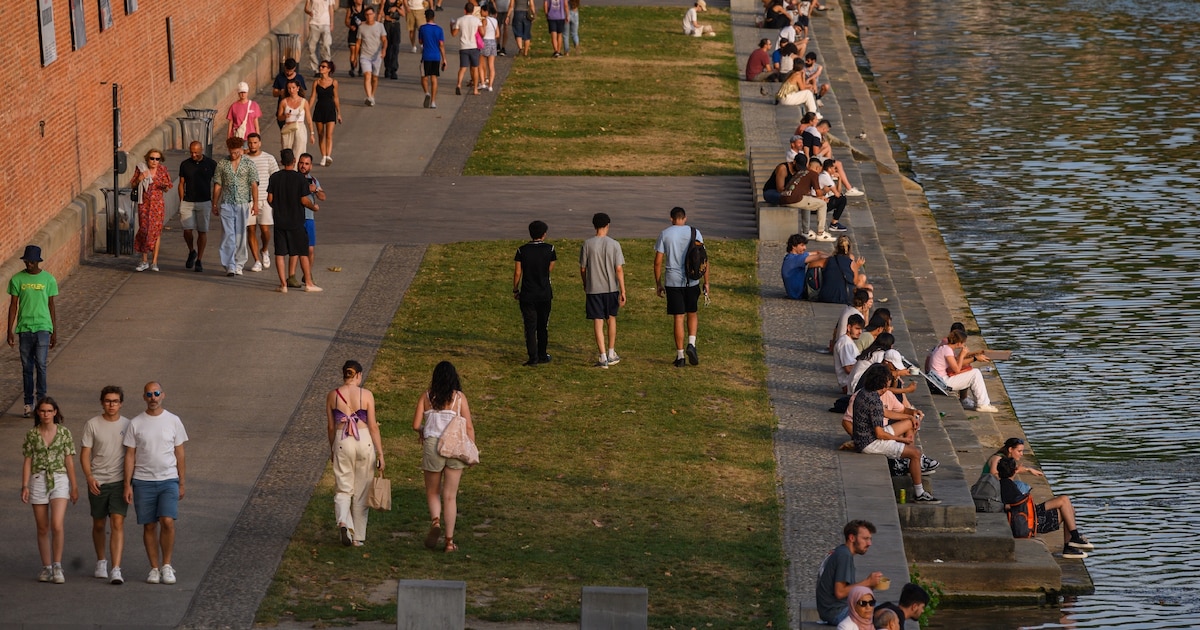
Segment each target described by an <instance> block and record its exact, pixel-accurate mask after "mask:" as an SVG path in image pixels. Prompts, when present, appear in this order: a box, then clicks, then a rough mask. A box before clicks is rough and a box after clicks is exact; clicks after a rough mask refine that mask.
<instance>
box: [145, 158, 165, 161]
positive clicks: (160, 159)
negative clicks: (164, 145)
mask: <svg viewBox="0 0 1200 630" xmlns="http://www.w3.org/2000/svg"><path fill="white" fill-rule="evenodd" d="M146 161H147V162H161V161H162V158H160V157H151V158H146Z"/></svg>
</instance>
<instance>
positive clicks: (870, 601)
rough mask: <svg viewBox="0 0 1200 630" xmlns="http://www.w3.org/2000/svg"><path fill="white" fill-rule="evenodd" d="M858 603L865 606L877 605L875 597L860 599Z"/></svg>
mask: <svg viewBox="0 0 1200 630" xmlns="http://www.w3.org/2000/svg"><path fill="white" fill-rule="evenodd" d="M858 605H859V606H863V607H871V606H874V605H875V600H873V599H863V600H859V602H858Z"/></svg>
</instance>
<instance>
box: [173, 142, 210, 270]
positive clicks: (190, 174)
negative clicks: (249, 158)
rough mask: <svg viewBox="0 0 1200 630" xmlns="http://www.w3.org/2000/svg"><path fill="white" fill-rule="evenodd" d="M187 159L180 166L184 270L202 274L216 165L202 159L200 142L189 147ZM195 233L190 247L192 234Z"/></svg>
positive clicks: (202, 147)
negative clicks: (185, 260)
mask: <svg viewBox="0 0 1200 630" xmlns="http://www.w3.org/2000/svg"><path fill="white" fill-rule="evenodd" d="M188 153H190V156H189V157H188V159H186V160H184V161H183V163H181V164H180V165H179V221H180V223H182V224H183V241H184V242H185V243H187V248H188V256H187V262H186V263H184V265H183V266H184V267H185V268H187V269H193V268H194V269H195V271H197V272H203V271H204V262H203V261H202V260H201V259H202V258H204V247H205V246H206V245H208V217H209V215H211V214H212V180H213V174H215V173H216V172H217V163H216V161H214V160H213V159H212V158H210V157H208V156H207V155H204V146H203V145H201V144H200V143H199V142H192V143H191V144H190V145H188ZM193 230H195V232H196V240H195V243H194V244H193V241H192V231H193Z"/></svg>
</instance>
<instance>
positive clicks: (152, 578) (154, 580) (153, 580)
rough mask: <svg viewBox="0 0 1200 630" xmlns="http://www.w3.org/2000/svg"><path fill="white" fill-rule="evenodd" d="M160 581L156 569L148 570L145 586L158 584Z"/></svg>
mask: <svg viewBox="0 0 1200 630" xmlns="http://www.w3.org/2000/svg"><path fill="white" fill-rule="evenodd" d="M160 581H161V580H160V579H159V577H158V569H150V575H147V576H146V583H147V584H158V583H159V582H160Z"/></svg>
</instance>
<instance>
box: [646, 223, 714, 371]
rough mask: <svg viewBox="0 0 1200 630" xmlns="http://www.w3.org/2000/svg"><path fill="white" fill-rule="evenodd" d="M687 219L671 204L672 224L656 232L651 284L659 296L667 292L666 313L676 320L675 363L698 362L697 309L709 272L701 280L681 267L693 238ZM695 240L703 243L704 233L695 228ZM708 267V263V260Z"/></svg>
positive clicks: (681, 364) (706, 288)
mask: <svg viewBox="0 0 1200 630" xmlns="http://www.w3.org/2000/svg"><path fill="white" fill-rule="evenodd" d="M685 223H687V211H686V210H684V209H683V208H680V207H675V208H671V227H669V228H667V229H665V230H663V231H662V234H659V235H658V241H657V242H656V243H654V287H655V291H656V292H657V293H658V297H663V295H664V294H665V295H666V296H667V314H668V315H671V316H672V317H673V318H674V320H675V363H674V365H675V367H677V368H681V367H683V366H684V365H685V361H684V355H685V354H686V355H687V361H686V362H687V363H691V364H692V365H698V364H699V363H700V355H699V353H697V352H696V329H697V328H698V327H699V323H700V319H699V314H698V313H697V311H698V310H699V309H698V308H697V307H698V304H699V301H700V292H701V288H702V287H701V284H703V291H704V294H705V295H708V272H707V271H706V272H705V273H704V279H703V280H690V279H688V277H687V273H686V272H685V271H684V262H685V259H686V258H687V251H688V246H689V244H690V243H691V240H692V228H690V227H688V226H687V225H685ZM696 240H697V241H699V242H701V243H703V242H704V237H702V236H700V230H696ZM710 267H711V263H710ZM685 320H686V323H687V345H686V346H684V344H683V331H684V323H685Z"/></svg>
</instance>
